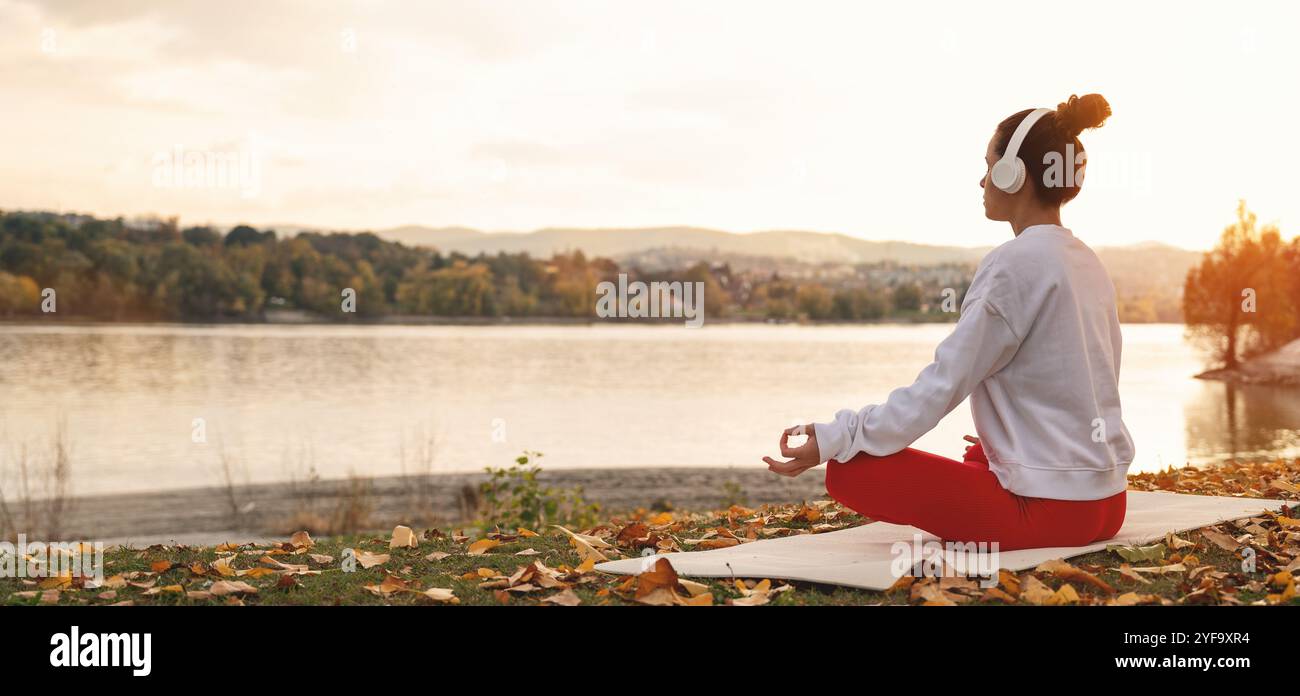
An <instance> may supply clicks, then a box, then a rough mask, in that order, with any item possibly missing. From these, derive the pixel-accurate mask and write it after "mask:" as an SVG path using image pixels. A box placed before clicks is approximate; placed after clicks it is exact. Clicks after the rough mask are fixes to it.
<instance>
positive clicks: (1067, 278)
mask: <svg viewBox="0 0 1300 696" xmlns="http://www.w3.org/2000/svg"><path fill="white" fill-rule="evenodd" d="M1120 345H1121V340H1120V328H1119V317H1118V315H1117V312H1116V309H1115V288H1114V286H1113V285H1112V284H1111V281H1110V277H1109V276H1107V275H1106V270H1105V268H1103V267H1102V265H1101V261H1100V260H1098V259H1097V255H1096V254H1094V253H1093V251H1092V250H1091V249H1089V248H1088V247H1087V245H1085V244H1084V243H1083V242H1081V241H1079V240H1078V239H1076V238H1075V236H1074V234H1073V233H1071V232H1070V230H1068V229H1066V228H1064V227H1061V226H1059V225H1034V226H1032V227H1028V228H1025V229H1024V230H1022V231H1021V233H1020V235H1019V236H1018V237H1016V238H1015V239H1013V240H1011V241H1009V242H1007V243H1005V244H1003V245H1001V246H999V247H998V248H996V249H994V250H993V251H991V252H989V254H988V255H987V256H985V257H984V259H983V261H981V262H980V265H979V268H978V269H976V271H975V278H974V279H973V280H972V281H971V285H970V289H969V290H967V291H966V299H965V301H963V302H962V306H961V318H960V319H959V320H958V321H957V326H956V328H954V329H953V332H952V334H950V335H949V336H948V337H947V338H945V339H944V340H943V342H941V343H940V344H939V346H938V348H936V349H935V352H934V362H932V363H930V365H928V366H927V367H926V368H925V369H923V370H921V374H920V375H918V376H917V378H916V381H915V382H913V383H912V385H911V386H908V387H903V388H899V389H895V390H894V391H893V392H892V393H890V395H889V398H888V399H886V400H885V402H884V403H883V404H872V405H869V406H866V407H865V408H863V409H861V410H860V411H857V412H854V411H852V410H848V409H845V410H841V411H839V412H838V413H836V414H835V420H834V421H832V422H830V423H816V424H815V425H814V428H815V431H816V435H817V445H818V449H819V450H820V453H819V454H820V456H821V460H822V461H823V462H824V461H827V460H829V459H834V460H835V461H837V462H844V461H847V460H849V459H851V458H852V457H853V456H854V455H855V454H857V453H859V452H866V453H868V454H872V455H876V456H884V455H888V454H893V453H895V452H898V451H899V450H902V449H903V448H905V447H907V446H908V445H910V444H912V443H913V442H914V441H916V439H917V438H919V437H920V436H921V435H924V434H925V433H926V432H928V431H929V430H930V429H931V428H933V427H934V426H935V425H936V424H937V423H938V422H939V420H940V419H942V418H943V417H944V416H945V415H947V414H948V412H950V411H952V410H953V409H954V408H956V407H957V405H958V404H960V403H961V402H962V400H963V399H965V398H966V397H967V396H968V395H969V396H970V406H971V415H972V416H973V417H974V420H975V430H976V434H977V435H978V436H979V438H980V442H981V444H982V445H983V447H984V453H985V455H986V456H987V457H988V460H989V469H990V470H991V471H992V472H993V473H994V474H995V475H996V476H997V478H998V481H999V482H1001V484H1002V487H1003V488H1005V489H1007V490H1009V491H1011V492H1012V493H1017V494H1019V495H1023V496H1029V497H1036V498H1056V499H1059V500H1097V499H1101V498H1106V497H1109V496H1112V495H1115V494H1116V493H1119V492H1120V491H1122V490H1124V489H1125V488H1126V486H1127V473H1128V466H1129V463H1130V462H1132V461H1133V440H1132V438H1131V437H1129V433H1128V429H1127V428H1125V427H1124V422H1123V420H1121V418H1120V404H1119V387H1118V381H1119V360H1120ZM958 446H960V445H959V444H958V443H954V449H956V447H958Z"/></svg>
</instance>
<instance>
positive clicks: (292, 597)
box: [0, 505, 1297, 606]
mask: <svg viewBox="0 0 1300 696" xmlns="http://www.w3.org/2000/svg"><path fill="white" fill-rule="evenodd" d="M798 508H799V506H785V507H784V508H764V509H765V510H775V511H778V514H789V512H790V511H792V510H797V509H798ZM826 509H827V510H828V511H836V510H837V509H838V506H835V505H832V506H828V507H827V508H826ZM782 510H783V511H784V512H783V513H781V512H780V511H782ZM628 519H629V518H628V517H622V518H617V519H615V520H612V521H611V524H610V525H609V527H610V530H611V531H612V533H611V534H610V536H609V540H610V541H611V543H612V542H613V540H614V536H615V535H616V534H617V532H618V531H619V530H620V529H621V528H622V526H623V524H625V523H626V522H627V520H628ZM682 520H683V517H682V516H680V515H679V516H678V521H676V522H674V523H673V524H672V525H665V526H662V527H656V528H655V529H659V530H662V531H664V532H665V533H668V534H670V535H671V536H673V537H675V538H676V539H678V540H682V539H688V538H698V537H699V536H700V535H701V534H702V533H703V532H704V531H705V530H707V529H713V528H717V527H719V526H723V527H726V526H728V522H727V519H726V518H725V517H722V516H720V514H719V513H708V514H705V515H699V516H692V517H690V518H689V522H683V521H682ZM865 521H866V520H864V518H861V517H859V516H857V515H853V514H852V513H851V512H848V511H844V512H842V513H840V517H839V518H838V519H836V523H843V524H847V525H849V526H852V525H856V524H861V523H863V522H865ZM775 526H782V527H790V528H794V529H807V528H808V527H809V526H810V523H808V522H806V521H803V520H797V521H789V522H786V521H781V522H779V523H778V524H776V525H775ZM741 527H742V525H735V526H732V527H730V528H731V529H733V530H736V531H739V530H740V529H741ZM417 531H418V530H417ZM537 531H539V532H543V530H537ZM575 531H577V530H575ZM469 536H470V537H471V538H470V539H468V540H466V541H461V542H458V541H455V540H453V539H452V538H449V537H441V538H438V537H435V538H420V540H419V546H418V548H398V549H391V550H390V549H389V548H388V542H389V538H390V533H389V532H387V531H385V532H377V533H374V534H367V535H354V536H347V537H336V538H328V539H320V540H317V541H316V543H315V545H314V546H313V547H312V548H311V549H310V550H309V553H311V554H323V555H327V556H331V557H332V561H330V562H327V563H318V562H316V561H313V560H311V559H310V557H309V555H308V553H299V554H293V553H283V554H277V555H273V556H272V558H274V559H276V560H278V561H280V562H283V563H291V564H306V565H308V566H309V568H310V569H311V570H319V571H320V573H319V574H318V575H305V576H297V577H295V578H294V580H295V582H293V583H291V584H290V585H289V586H287V587H282V586H279V584H278V581H279V580H280V576H279V575H278V574H271V575H265V576H262V577H249V576H243V577H228V578H222V577H220V576H219V575H218V574H217V573H216V571H215V570H212V569H211V566H212V563H213V562H214V561H216V560H217V558H219V557H222V556H229V553H221V554H219V553H217V551H216V549H215V548H214V547H175V546H168V547H164V546H152V547H149V548H144V549H140V548H121V547H119V548H115V549H110V550H108V551H107V552H106V553H105V562H106V568H105V577H112V576H115V575H119V574H123V575H128V574H130V573H132V572H135V573H139V577H137V578H136V580H137V581H145V582H148V581H155V586H156V587H162V586H174V585H179V586H180V587H181V588H182V589H183V590H184V592H180V593H173V592H161V593H158V594H152V595H150V594H145V592H146V590H145V589H143V588H137V587H134V586H131V585H127V586H125V587H117V588H114V592H115V595H114V596H112V597H111V598H105V599H101V598H99V597H97V595H99V594H100V593H101V592H104V591H105V590H106V589H108V588H95V589H70V588H66V587H65V588H63V589H62V590H60V591H59V592H58V595H57V598H55V597H54V596H52V595H47V596H43V595H42V591H41V588H40V586H39V585H37V584H35V583H34V582H33V581H31V580H27V581H23V580H20V579H16V578H3V579H0V603H3V604H7V605H34V604H41V603H55V602H54V601H49V600H56V601H57V603H58V604H65V605H70V604H112V603H114V602H122V601H130V602H132V603H134V604H137V605H139V604H164V605H202V604H214V605H215V604H223V603H225V602H226V601H227V599H226V598H225V597H212V598H196V597H193V596H189V595H188V594H187V593H188V592H196V591H197V592H203V591H205V590H207V588H208V586H209V585H210V584H211V582H212V581H213V580H230V581H235V580H239V581H244V582H247V583H249V584H250V585H253V586H255V587H256V588H257V589H258V592H257V593H256V594H246V595H242V599H243V601H244V603H246V604H263V605H281V604H310V605H406V604H410V605H428V604H433V603H434V602H432V601H431V600H429V599H428V598H426V597H424V596H423V595H421V594H418V593H417V592H396V593H393V594H389V595H386V596H379V595H376V594H375V593H373V592H371V591H369V590H367V589H365V586H367V585H379V584H380V583H382V582H383V581H384V578H385V576H386V575H388V574H392V575H394V576H395V577H397V578H400V579H401V580H402V581H404V582H405V583H406V584H407V586H408V587H409V588H411V589H414V590H418V591H423V590H426V589H429V588H444V589H450V590H452V591H453V592H454V593H455V596H456V597H457V598H458V600H459V604H461V605H500V604H501V603H502V602H501V601H500V600H499V599H498V596H497V594H496V593H495V592H494V591H493V590H492V589H480V588H479V587H478V585H479V583H480V582H481V580H480V579H479V578H477V577H475V578H473V579H464V578H463V577H462V576H464V575H465V574H467V573H475V572H477V571H478V570H479V569H481V568H488V569H492V570H494V571H498V572H499V573H500V574H502V575H505V576H507V577H508V576H510V575H511V574H513V573H514V572H515V571H516V570H518V569H519V568H520V567H522V566H525V565H528V564H529V563H531V562H532V561H534V560H536V561H540V562H541V563H543V564H545V565H546V566H548V567H550V568H557V569H558V568H569V569H572V568H577V567H578V566H579V565H580V563H581V558H580V557H579V555H578V552H577V550H576V549H575V548H574V547H573V546H571V545H570V543H569V538H568V536H567V535H565V534H564V533H563V532H561V531H560V530H557V529H550V530H547V531H545V532H544V533H542V534H541V535H540V536H536V537H528V538H519V539H517V540H514V541H507V542H504V543H502V544H501V545H499V546H497V547H495V548H493V549H491V550H490V551H489V552H488V553H485V554H482V555H470V554H468V553H467V552H466V551H467V547H468V546H469V544H470V543H471V542H472V541H474V540H476V539H478V538H479V537H478V535H476V534H470V535H469ZM1180 536H1181V538H1183V539H1186V540H1188V541H1192V542H1196V544H1197V546H1196V547H1195V548H1187V549H1183V552H1184V553H1194V554H1195V555H1196V556H1197V557H1198V559H1199V560H1198V561H1197V562H1196V563H1195V564H1194V565H1196V566H1201V565H1212V566H1214V568H1215V569H1216V570H1219V571H1223V572H1225V573H1228V574H1229V575H1228V576H1227V577H1225V578H1224V579H1222V580H1216V581H1215V582H1216V583H1217V584H1218V585H1220V586H1223V587H1231V586H1234V585H1245V584H1246V583H1248V582H1250V581H1252V580H1253V581H1259V582H1261V583H1266V581H1267V579H1268V577H1269V573H1267V572H1265V570H1264V568H1265V564H1264V558H1263V556H1262V555H1261V556H1260V557H1259V558H1258V559H1257V562H1258V563H1259V566H1260V568H1261V570H1260V571H1259V572H1255V573H1241V569H1240V560H1239V558H1237V557H1236V556H1234V555H1233V554H1230V553H1228V552H1227V551H1224V550H1222V549H1220V548H1219V547H1217V546H1215V545H1214V544H1211V543H1209V542H1208V541H1207V540H1205V539H1202V538H1201V537H1200V535H1199V534H1197V533H1195V532H1189V533H1186V534H1183V535H1180ZM232 541H237V540H232ZM349 548H350V549H355V550H360V551H366V552H369V553H386V554H389V556H390V558H389V560H388V562H387V563H384V564H383V565H381V566H376V567H373V568H370V569H364V568H362V567H361V565H360V564H357V565H356V569H355V571H354V572H345V571H344V570H343V569H342V568H341V565H342V564H341V559H342V558H343V556H344V549H349ZM528 548H532V549H535V550H536V551H538V552H539V553H538V555H535V556H516V555H515V553H516V552H518V551H522V550H525V549H528ZM682 548H684V549H689V548H690V547H687V546H683V547H682ZM620 550H621V551H622V552H623V554H624V555H623V556H622V557H635V556H639V555H640V553H639V551H640V549H634V548H630V547H629V548H621V549H620ZM266 551H267V549H266V548H253V547H243V548H241V553H240V554H239V555H238V556H236V559H237V560H235V561H234V562H233V563H232V565H233V567H235V568H238V569H247V568H253V567H256V566H259V565H264V564H262V563H259V559H260V558H261V557H262V555H263V554H264V553H265V552H266ZM435 551H441V552H444V553H447V554H449V555H448V556H447V557H446V558H442V559H438V560H427V559H426V556H428V555H429V554H431V553H433V552H435ZM250 552H251V553H250ZM608 555H609V556H610V558H617V557H619V556H616V555H613V554H608ZM1171 555H1172V554H1171ZM160 561H161V562H169V563H173V564H178V565H177V566H175V567H173V568H171V569H168V570H165V571H163V572H161V573H157V574H154V573H153V572H152V571H151V568H153V567H154V564H155V563H156V562H160ZM196 562H200V563H202V564H204V565H205V566H207V567H208V569H209V572H208V573H206V574H200V573H196V572H194V571H193V570H192V569H191V565H192V564H194V563H196ZM1069 562H1070V563H1071V564H1072V565H1074V566H1076V567H1078V568H1081V569H1084V570H1087V571H1089V572H1092V573H1093V574H1095V575H1096V576H1097V577H1099V578H1101V579H1102V580H1104V581H1105V582H1107V583H1109V584H1110V585H1111V586H1112V587H1114V589H1115V593H1114V595H1107V594H1104V593H1102V592H1100V591H1098V590H1096V589H1094V588H1092V587H1091V586H1089V585H1087V584H1083V583H1079V582H1072V583H1071V585H1072V586H1073V587H1074V589H1075V590H1076V591H1077V592H1078V594H1079V595H1080V597H1081V603H1085V604H1088V603H1103V602H1105V601H1106V600H1107V599H1109V598H1111V597H1114V596H1119V595H1121V594H1124V593H1126V592H1130V591H1136V592H1139V593H1142V594H1152V595H1156V596H1158V597H1161V598H1163V599H1165V600H1168V601H1169V602H1174V603H1179V602H1180V601H1182V600H1183V598H1184V597H1186V596H1187V595H1188V594H1189V593H1190V592H1191V591H1192V590H1194V589H1196V588H1195V586H1194V585H1195V583H1193V584H1190V585H1189V584H1188V583H1187V581H1186V576H1187V573H1176V574H1169V575H1164V576H1159V575H1154V576H1146V577H1148V578H1149V579H1150V581H1151V582H1150V583H1149V584H1142V583H1139V582H1137V581H1134V580H1130V579H1128V578H1125V577H1123V576H1121V575H1119V574H1118V573H1115V572H1111V571H1109V570H1107V569H1108V568H1117V567H1119V566H1120V565H1121V564H1122V563H1124V561H1123V559H1121V558H1120V557H1119V556H1118V555H1116V554H1114V553H1111V552H1098V553H1091V554H1087V555H1084V556H1079V557H1075V558H1072V559H1069ZM1169 562H1171V561H1170V560H1165V561H1161V562H1159V563H1156V564H1155V565H1163V564H1165V563H1169ZM1133 565H1147V564H1133ZM1031 572H1032V571H1021V572H1019V573H1017V574H1016V575H1017V576H1018V577H1019V579H1020V582H1021V585H1022V586H1023V585H1024V583H1025V582H1026V580H1027V576H1028V575H1029V574H1030V573H1031ZM1035 576H1036V577H1038V578H1039V579H1040V580H1041V581H1042V582H1044V583H1045V584H1046V585H1047V586H1048V587H1049V588H1051V589H1053V590H1054V589H1056V588H1058V587H1060V586H1061V585H1063V584H1065V581H1063V580H1061V579H1059V578H1056V577H1053V576H1051V575H1050V574H1048V573H1035ZM579 579H580V580H582V581H581V582H574V583H573V584H572V589H573V592H574V593H576V594H577V596H578V597H579V598H580V599H581V601H582V604H584V605H601V604H610V605H618V604H635V603H636V602H635V601H634V600H632V599H631V598H630V596H629V597H628V598H625V597H623V596H621V595H620V594H619V592H618V591H617V590H618V588H619V586H620V585H621V584H622V581H623V580H625V579H626V578H623V577H619V576H614V575H608V574H605V573H600V572H598V571H590V572H587V573H585V574H583V575H581V576H579ZM690 579H691V580H695V581H697V582H700V583H703V584H705V585H707V586H708V591H709V592H710V593H711V594H712V596H713V603H714V604H724V603H726V602H727V600H729V599H738V598H741V597H742V593H741V592H740V591H739V589H738V588H737V587H736V586H735V584H734V582H733V581H732V580H731V579H729V578H728V579H718V578H690ZM742 580H751V581H753V580H759V579H757V578H748V579H742ZM782 584H786V583H785V581H773V585H774V586H780V585H782ZM789 584H791V585H793V588H794V589H793V590H792V591H786V592H782V593H779V594H776V595H773V596H772V601H771V602H770V603H771V604H772V605H776V606H789V605H864V604H909V603H911V592H910V591H909V590H908V589H906V588H904V589H902V590H899V591H894V592H877V591H870V590H857V589H850V588H844V587H839V586H831V585H819V584H815V583H805V582H792V583H789ZM1278 591H1279V590H1278V589H1276V588H1272V589H1268V588H1261V591H1248V590H1245V589H1242V590H1240V591H1239V592H1238V593H1237V594H1236V597H1237V599H1238V600H1239V601H1240V602H1241V603H1247V604H1248V603H1251V602H1254V601H1256V600H1260V599H1263V598H1264V596H1265V594H1266V593H1267V592H1278ZM23 592H27V593H31V592H35V596H23V595H21V594H18V593H23ZM557 592H559V589H538V590H536V591H533V592H528V593H513V592H512V593H509V597H508V599H507V601H506V602H505V603H507V604H515V605H527V604H538V603H540V600H541V599H543V598H545V597H549V596H552V595H555V594H556V593H557ZM627 594H629V595H630V593H627ZM43 600H44V602H43ZM963 603H971V604H974V603H980V598H979V595H978V594H975V595H973V596H971V598H970V599H969V600H968V601H966V602H963ZM990 603H1001V602H999V601H997V600H992V601H991V602H990ZM1019 603H1023V602H1019ZM1289 603H1291V604H1295V603H1297V600H1292V601H1291V602H1289Z"/></svg>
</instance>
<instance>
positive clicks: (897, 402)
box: [813, 276, 1022, 462]
mask: <svg viewBox="0 0 1300 696" xmlns="http://www.w3.org/2000/svg"><path fill="white" fill-rule="evenodd" d="M981 280H985V281H986V282H985V283H984V284H983V285H984V286H985V287H977V283H976V282H972V284H971V288H970V290H968V291H967V295H968V298H967V300H966V302H965V303H964V306H963V307H962V312H961V318H960V319H958V321H957V325H956V328H954V329H953V332H952V333H951V334H949V335H948V337H947V338H945V339H944V340H943V341H942V342H941V343H940V344H939V346H938V347H937V348H936V349H935V351H934V361H933V362H931V363H930V364H929V365H927V366H926V367H925V369H923V370H921V373H920V374H919V375H918V376H917V378H916V381H915V382H913V383H912V384H911V386H907V387H900V388H898V389H895V390H894V391H893V392H891V393H890V395H889V398H888V399H886V400H885V402H884V403H882V404H871V405H868V406H866V407H864V408H862V409H860V410H858V411H853V410H850V409H843V410H841V411H839V412H838V413H836V414H835V419H834V420H833V421H831V422H829V423H814V424H813V428H814V432H815V434H816V436H817V447H818V450H819V455H820V457H821V461H823V462H825V461H827V460H830V459H834V460H835V461H838V462H843V461H847V460H849V459H851V458H852V457H853V456H854V455H855V454H857V453H859V452H866V453H867V454H871V455H874V456H885V455H889V454H893V453H895V452H898V451H899V450H902V449H903V448H905V447H907V446H908V445H910V444H912V443H913V442H915V441H916V440H917V438H919V437H921V436H922V435H924V434H925V433H927V432H929V431H930V429H931V428H933V427H934V426H935V425H937V424H938V422H939V421H940V420H941V419H942V418H943V417H944V416H945V415H947V414H948V413H949V412H950V411H952V410H953V409H954V408H956V407H957V405H958V404H960V403H961V402H962V400H963V399H965V398H966V397H967V396H969V395H970V393H971V392H972V391H974V390H975V387H976V386H978V385H979V383H980V382H982V381H983V380H984V379H985V378H986V377H988V376H989V375H992V374H994V373H996V372H997V371H998V370H1000V369H1002V367H1003V366H1005V365H1006V364H1007V363H1008V362H1010V360H1011V358H1012V356H1014V355H1015V354H1016V351H1017V350H1018V349H1019V347H1020V342H1021V340H1022V337H1021V336H1019V335H1017V334H1016V332H1015V331H1013V330H1012V328H1011V327H1012V325H1013V324H1016V323H1017V322H1015V321H1013V318H1012V317H1008V316H1007V315H1006V314H1005V313H1004V311H1003V309H1002V307H1001V305H1003V304H1010V305H1014V304H1015V303H1014V302H1008V303H1001V302H998V301H997V299H996V298H997V295H998V292H999V291H1001V290H1003V289H1004V288H989V287H987V286H988V285H989V284H990V283H993V282H997V279H990V278H988V277H987V276H986V277H985V278H982V279H981Z"/></svg>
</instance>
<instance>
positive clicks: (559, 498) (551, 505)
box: [479, 451, 600, 532]
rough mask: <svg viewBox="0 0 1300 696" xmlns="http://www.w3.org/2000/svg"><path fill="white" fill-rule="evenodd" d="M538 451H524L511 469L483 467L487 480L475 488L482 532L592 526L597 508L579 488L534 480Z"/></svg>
mask: <svg viewBox="0 0 1300 696" xmlns="http://www.w3.org/2000/svg"><path fill="white" fill-rule="evenodd" d="M541 456H542V453H541V452H532V451H525V452H524V453H523V454H522V455H520V456H519V457H516V458H515V461H514V463H513V464H512V465H511V466H507V467H501V468H493V467H490V466H489V467H485V470H486V471H487V473H488V475H489V478H488V480H487V481H484V482H483V483H482V484H480V486H479V492H480V493H481V494H482V503H483V518H482V520H480V524H481V525H482V526H483V528H484V529H489V528H492V527H497V528H499V529H509V530H513V529H515V528H517V527H523V528H525V529H531V530H534V531H538V532H540V531H542V529H541V528H542V527H545V526H546V525H550V524H562V525H566V526H567V525H572V526H576V527H590V526H592V525H594V524H596V521H597V515H598V514H599V512H600V505H599V504H596V503H588V502H587V501H586V500H585V499H584V498H583V495H582V487H581V486H576V487H574V488H554V487H551V486H545V485H543V484H542V482H540V481H538V480H537V475H538V474H539V473H541V470H542V468H541V467H540V466H538V465H537V464H536V460H537V459H539V458H540V457H541Z"/></svg>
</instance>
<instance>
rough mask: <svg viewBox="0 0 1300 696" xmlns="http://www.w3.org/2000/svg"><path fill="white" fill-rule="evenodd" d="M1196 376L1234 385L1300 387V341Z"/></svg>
mask: <svg viewBox="0 0 1300 696" xmlns="http://www.w3.org/2000/svg"><path fill="white" fill-rule="evenodd" d="M1196 376H1197V378H1199V379H1217V380H1222V381H1225V382H1232V383H1234V384H1271V385H1277V386H1300V339H1297V340H1295V341H1292V342H1290V343H1288V344H1286V345H1285V346H1282V347H1281V348H1279V349H1278V350H1275V351H1273V352H1272V353H1268V354H1266V355H1261V356H1259V357H1258V358H1255V359H1253V360H1249V361H1246V362H1243V363H1241V364H1239V365H1237V366H1236V367H1233V368H1220V369H1217V370H1207V371H1205V372H1202V373H1201V374H1199V375H1196Z"/></svg>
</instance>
